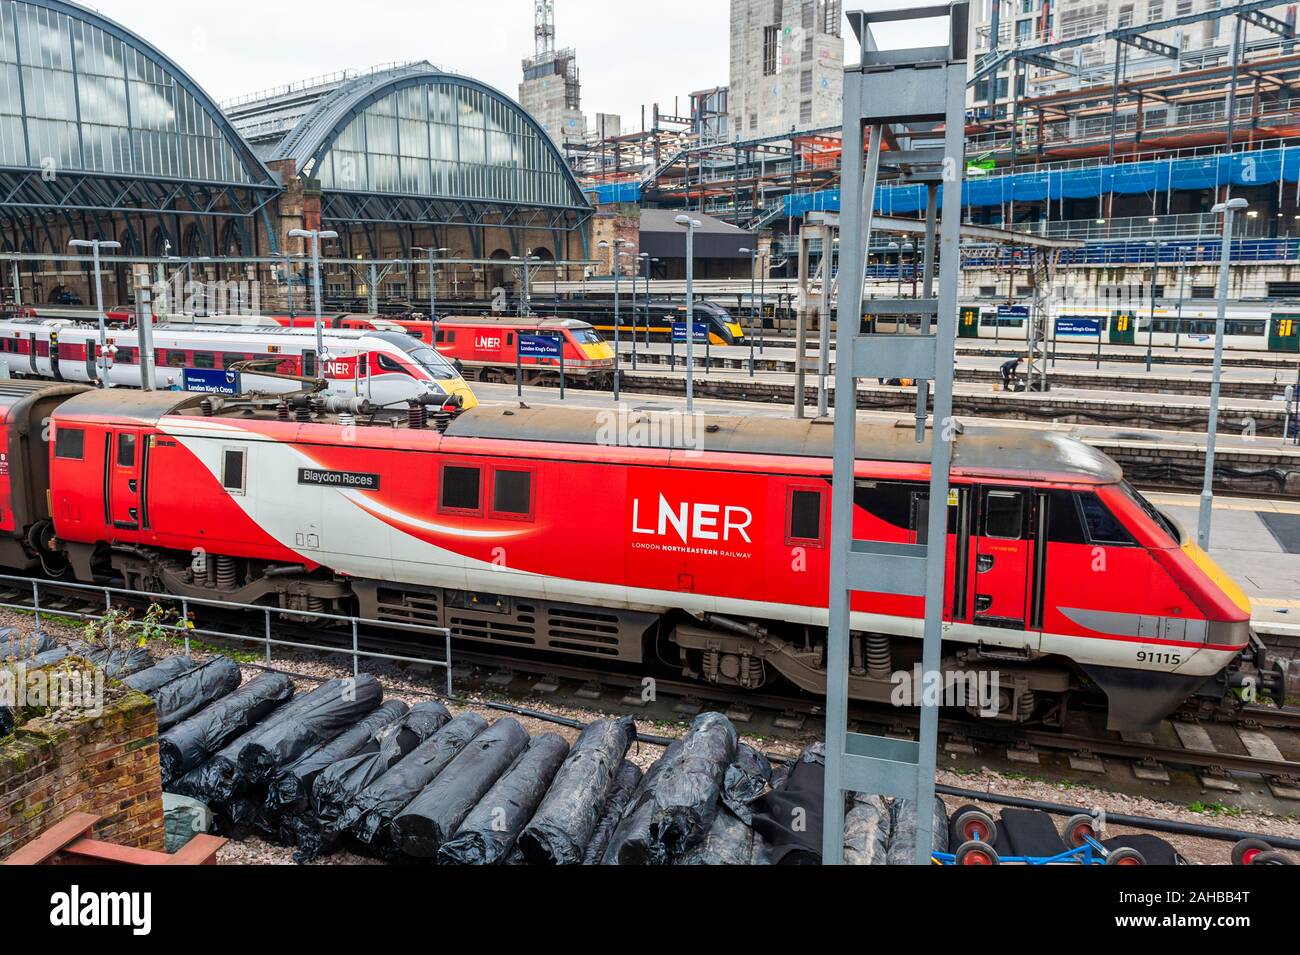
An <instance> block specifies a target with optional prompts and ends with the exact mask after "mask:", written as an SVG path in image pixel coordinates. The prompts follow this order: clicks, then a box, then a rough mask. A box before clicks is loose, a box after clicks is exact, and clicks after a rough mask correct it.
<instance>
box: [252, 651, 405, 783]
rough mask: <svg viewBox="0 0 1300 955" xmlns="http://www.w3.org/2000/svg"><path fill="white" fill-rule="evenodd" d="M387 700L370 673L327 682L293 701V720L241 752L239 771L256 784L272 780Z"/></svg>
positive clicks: (279, 724)
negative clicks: (312, 749) (312, 748)
mask: <svg viewBox="0 0 1300 955" xmlns="http://www.w3.org/2000/svg"><path fill="white" fill-rule="evenodd" d="M383 699H384V690H383V687H381V686H380V685H379V681H378V680H376V679H375V678H374V677H373V676H371V675H370V674H369V673H362V674H360V675H359V676H356V677H346V678H343V679H336V680H327V681H326V682H324V683H322V684H321V685H320V686H318V687H316V689H314V690H312V691H311V692H310V693H308V694H306V695H304V696H301V697H299V698H298V699H296V700H295V701H294V702H293V707H294V711H293V715H292V718H291V719H283V720H278V721H276V722H275V723H274V724H273V725H271V726H268V727H266V730H265V732H263V733H261V734H259V735H258V736H257V737H256V738H255V739H253V740H251V741H249V743H248V744H247V745H246V746H245V747H244V748H243V749H242V750H240V752H239V769H240V772H242V773H243V774H244V775H245V776H247V777H248V781H249V782H250V783H252V784H253V785H255V786H256V785H260V784H262V783H264V782H267V781H268V780H270V778H271V777H272V776H273V775H275V773H276V771H277V770H279V769H282V768H283V767H285V766H287V765H289V764H290V763H291V762H293V761H294V760H295V759H297V758H298V757H299V756H301V755H302V754H303V753H305V752H306V751H307V750H309V749H310V748H311V747H313V746H316V745H319V744H320V743H324V742H325V741H327V740H329V739H331V738H332V737H334V736H336V735H337V734H339V733H341V732H343V730H345V729H347V728H348V727H349V726H352V725H353V724H354V723H356V722H357V720H359V719H361V718H362V717H363V716H365V715H366V714H367V713H369V712H370V711H371V710H373V709H374V708H375V707H377V706H378V705H379V704H380V703H381V702H382V701H383Z"/></svg>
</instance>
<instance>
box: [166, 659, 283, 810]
mask: <svg viewBox="0 0 1300 955" xmlns="http://www.w3.org/2000/svg"><path fill="white" fill-rule="evenodd" d="M292 696H293V681H292V680H290V679H289V678H288V677H287V676H285V675H284V674H283V673H263V674H262V675H261V676H259V677H257V678H256V679H253V680H249V681H248V682H247V683H245V684H244V685H243V686H241V687H240V688H239V689H237V690H235V692H233V693H231V694H229V695H228V696H223V697H222V698H221V699H219V700H217V701H216V702H215V703H213V704H212V705H211V706H209V707H207V708H206V709H204V710H203V711H202V712H200V713H196V714H195V715H194V716H191V717H190V718H189V719H187V720H185V721H184V722H182V723H178V724H177V725H176V726H173V727H172V728H171V729H169V730H168V731H167V732H166V733H163V734H162V735H161V736H159V737H158V759H159V762H161V764H162V777H163V788H167V787H168V785H169V784H170V783H172V782H173V781H175V780H178V779H180V778H181V777H182V776H184V775H185V774H187V773H189V772H191V771H192V770H194V769H195V768H197V767H198V766H199V765H200V764H202V763H203V762H204V761H205V760H207V759H208V758H209V757H210V756H212V755H213V754H214V753H215V752H216V751H217V750H219V749H221V748H222V747H223V746H225V745H226V744H227V743H229V742H230V741H231V740H233V739H234V738H236V737H237V736H239V735H240V734H241V733H245V732H247V731H248V730H249V729H251V728H252V727H253V726H254V725H256V724H257V723H258V722H260V721H261V720H262V719H264V718H265V717H266V716H267V715H268V714H270V713H271V712H272V711H274V710H275V709H276V708H277V707H280V706H282V705H283V704H284V703H286V702H288V701H289V699H290V698H291V697H292Z"/></svg>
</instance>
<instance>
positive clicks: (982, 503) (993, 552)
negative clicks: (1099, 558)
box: [969, 487, 1036, 630]
mask: <svg viewBox="0 0 1300 955" xmlns="http://www.w3.org/2000/svg"><path fill="white" fill-rule="evenodd" d="M1034 513H1036V509H1035V508H1034V507H1033V506H1032V501H1031V495H1030V493H1029V492H1028V491H1027V490H1025V489H1023V488H1009V487H1008V488H1000V487H983V488H980V489H979V509H978V511H977V513H976V517H975V522H974V523H973V524H972V527H971V538H972V540H971V543H972V544H973V546H972V547H971V550H972V551H973V559H974V566H973V567H972V568H971V573H970V581H971V584H970V586H971V601H970V605H969V609H970V612H971V614H972V620H973V622H974V623H977V624H982V625H984V626H991V627H1007V628H1011V629H1020V630H1023V629H1024V628H1025V621H1026V619H1027V618H1028V616H1029V613H1028V609H1029V600H1030V597H1029V594H1030V589H1031V588H1030V583H1031V578H1032V576H1033V571H1034V549H1035V548H1034V539H1035V536H1036V535H1035V533H1034V529H1033V522H1032V520H1031V518H1032V516H1033V514H1034Z"/></svg>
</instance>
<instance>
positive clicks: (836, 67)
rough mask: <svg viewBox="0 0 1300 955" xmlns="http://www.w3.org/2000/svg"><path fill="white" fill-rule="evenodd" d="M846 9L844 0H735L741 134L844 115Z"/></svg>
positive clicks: (735, 103)
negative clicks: (843, 28) (843, 31)
mask: <svg viewBox="0 0 1300 955" xmlns="http://www.w3.org/2000/svg"><path fill="white" fill-rule="evenodd" d="M842 17H843V7H842V5H841V3H840V0H731V80H730V83H729V85H728V94H727V95H728V109H729V111H730V114H731V133H732V137H733V138H734V139H737V140H745V139H756V138H759V137H764V136H774V135H777V134H780V133H789V132H794V131H796V130H803V129H810V128H812V127H814V126H825V125H828V124H837V123H839V121H840V110H841V104H842V102H843V98H844V41H843V39H842V37H841V35H840V21H841V19H842Z"/></svg>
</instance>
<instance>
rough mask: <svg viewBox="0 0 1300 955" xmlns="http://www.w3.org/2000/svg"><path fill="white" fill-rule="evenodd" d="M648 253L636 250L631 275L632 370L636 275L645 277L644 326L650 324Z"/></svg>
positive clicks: (634, 339) (634, 367)
mask: <svg viewBox="0 0 1300 955" xmlns="http://www.w3.org/2000/svg"><path fill="white" fill-rule="evenodd" d="M650 262H651V259H650V253H649V252H638V253H637V256H636V273H635V274H633V276H632V370H633V371H636V321H637V302H636V276H637V274H643V277H644V278H645V303H646V328H647V329H649V326H650ZM646 335H647V339H646V344H649V338H648V336H649V331H647V332H646Z"/></svg>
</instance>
